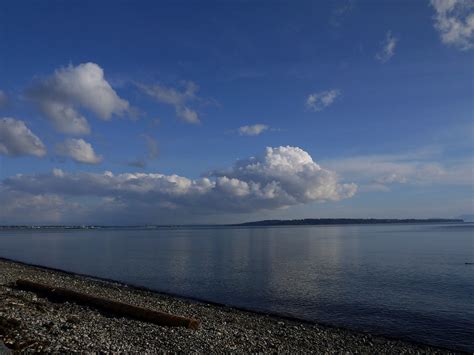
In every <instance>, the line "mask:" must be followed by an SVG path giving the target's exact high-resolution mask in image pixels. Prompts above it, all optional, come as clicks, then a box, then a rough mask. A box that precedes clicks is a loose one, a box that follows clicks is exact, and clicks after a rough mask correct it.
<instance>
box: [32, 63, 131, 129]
mask: <svg viewBox="0 0 474 355" xmlns="http://www.w3.org/2000/svg"><path fill="white" fill-rule="evenodd" d="M26 93H27V96H28V98H30V99H31V100H32V101H33V102H35V104H36V105H37V106H38V108H39V109H40V111H41V112H42V113H43V114H44V115H45V116H46V117H47V118H48V119H49V120H50V121H51V122H52V124H53V125H54V127H55V128H56V129H57V130H58V131H60V132H62V133H67V134H75V135H83V134H88V133H90V127H89V124H88V122H87V119H86V118H85V117H84V116H83V115H82V114H81V113H80V111H79V110H80V109H86V110H88V111H90V112H92V113H94V114H95V115H96V116H97V117H99V118H100V119H102V120H110V119H111V117H112V116H113V115H117V116H122V115H124V114H125V113H127V112H130V105H129V103H128V101H126V100H124V99H122V98H120V97H119V96H118V95H117V93H116V92H115V90H114V89H113V88H112V87H111V86H110V84H109V83H108V82H107V80H106V79H105V77H104V71H103V69H102V68H101V67H100V66H99V65H97V64H95V63H84V64H80V65H78V66H76V67H74V66H72V65H69V66H68V67H65V68H60V69H57V70H56V71H55V72H54V74H53V75H51V76H49V77H47V78H44V79H38V80H37V81H36V82H35V83H34V84H33V85H32V86H31V87H30V88H29V89H28V90H27V92H26Z"/></svg>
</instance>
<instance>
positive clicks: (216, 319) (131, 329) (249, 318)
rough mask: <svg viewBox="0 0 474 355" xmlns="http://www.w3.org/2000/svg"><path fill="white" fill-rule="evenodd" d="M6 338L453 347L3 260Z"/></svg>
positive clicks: (265, 347) (68, 346) (248, 347)
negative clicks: (146, 318)
mask: <svg viewBox="0 0 474 355" xmlns="http://www.w3.org/2000/svg"><path fill="white" fill-rule="evenodd" d="M18 279H24V280H30V281H34V282H38V283H42V284H46V285H51V286H54V287H61V288H66V289H71V290H74V291H77V292H81V293H85V294H89V295H93V296H98V297H102V298H107V299H111V300H115V301H119V302H124V303H127V304H130V305H135V306H140V307H145V308H147V309H151V310H156V311H161V312H166V313H170V314H174V315H179V316H184V317H190V318H195V319H198V320H199V321H200V326H199V328H198V329H197V330H193V329H187V328H184V327H168V326H159V325H155V324H152V323H149V322H143V321H139V320H134V319H131V318H126V317H120V316H116V315H111V314H106V313H104V312H101V311H99V310H98V309H96V308H94V307H89V306H85V305H79V304H76V303H74V302H68V301H66V302H57V301H56V302H53V301H50V300H49V299H48V298H45V297H42V296H40V295H38V294H37V293H35V292H29V291H24V290H20V289H19V288H18V287H16V285H15V282H16V280H18ZM0 341H2V342H3V343H4V344H5V346H6V347H7V348H9V349H11V350H20V351H21V350H28V351H45V352H51V351H66V352H68V351H86V352H97V351H101V352H124V351H125V352H129V351H133V352H146V353H157V352H158V353H159V352H198V353H221V352H238V353H249V352H252V353H254V352H259V353H275V352H278V353H295V352H299V353H341V352H344V353H406V354H415V353H430V354H447V353H455V352H453V351H450V350H447V349H442V348H436V347H431V346H427V345H422V344H415V343H410V342H406V341H401V340H396V339H388V338H385V337H381V336H375V335H370V334H366V333H360V332H355V331H351V330H346V329H341V328H334V327H329V326H325V325H320V324H312V323H308V322H303V321H298V320H292V319H288V318H282V317H278V316H272V315H266V314H260V313H254V312H248V311H245V310H239V309H235V308H232V307H227V306H222V305H216V304H208V303H205V302H199V301H195V300H190V299H184V298H179V297H174V296H170V295H166V294H160V293H156V292H152V291H149V290H146V289H140V288H135V287H132V286H128V285H124V284H120V283H116V282H111V281H105V280H99V279H95V278H91V277H86V276H81V275H74V274H70V273H65V272H61V271H57V270H51V269H46V268H40V267H35V266H30V265H26V264H22V263H17V262H12V261H9V260H4V259H1V260H0Z"/></svg>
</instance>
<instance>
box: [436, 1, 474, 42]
mask: <svg viewBox="0 0 474 355" xmlns="http://www.w3.org/2000/svg"><path fill="white" fill-rule="evenodd" d="M431 6H433V8H434V9H435V11H436V16H435V28H436V29H437V30H438V32H439V33H440V36H441V41H442V42H443V43H444V44H447V45H452V46H454V47H457V48H459V49H461V50H468V49H471V48H473V47H474V2H473V1H472V0H431Z"/></svg>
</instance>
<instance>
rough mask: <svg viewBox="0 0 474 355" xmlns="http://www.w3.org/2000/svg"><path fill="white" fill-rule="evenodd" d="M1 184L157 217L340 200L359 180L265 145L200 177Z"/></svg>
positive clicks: (29, 179)
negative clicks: (341, 177)
mask: <svg viewBox="0 0 474 355" xmlns="http://www.w3.org/2000/svg"><path fill="white" fill-rule="evenodd" d="M1 188H2V189H3V191H4V192H8V193H10V194H11V193H16V194H25V195H29V196H60V197H61V198H63V199H64V200H65V201H69V200H71V201H74V200H75V199H78V198H81V197H84V196H88V197H89V201H91V200H92V199H91V198H90V197H94V198H96V199H99V200H100V201H107V206H108V208H112V207H113V208H114V211H115V212H117V211H118V210H120V211H122V212H121V213H123V212H124V211H127V210H128V211H133V212H137V211H139V212H140V214H141V215H142V217H143V218H144V216H147V218H149V220H148V222H156V221H154V220H152V218H154V217H153V216H155V217H156V216H157V214H159V213H163V211H164V210H166V211H170V210H172V211H174V213H178V212H183V213H184V212H187V213H194V214H209V213H247V212H253V211H259V210H272V209H278V208H284V207H289V206H293V205H297V204H304V203H310V202H313V201H321V202H322V201H338V200H341V199H344V198H349V197H351V196H353V195H354V194H355V192H356V190H357V186H356V185H355V184H345V183H340V182H339V179H338V176H337V175H336V174H335V173H334V172H332V171H329V170H326V169H323V168H321V167H320V166H319V165H318V164H316V163H315V162H314V161H313V160H312V158H311V156H310V155H309V154H308V153H307V152H305V151H304V150H302V149H300V148H297V147H277V148H267V149H266V151H265V152H264V154H262V155H260V156H259V157H252V158H249V159H246V160H241V161H238V162H237V163H236V164H235V165H234V166H232V167H231V168H229V169H227V170H222V171H221V170H219V171H213V172H210V173H208V174H207V176H206V177H202V178H199V179H189V178H186V177H182V176H178V175H164V174H159V173H124V174H113V173H111V172H105V173H103V174H96V173H66V172H63V171H61V170H58V169H56V170H55V171H53V172H52V173H49V174H33V175H17V176H14V177H10V178H7V179H5V180H4V181H3V182H2V185H1ZM100 206H102V205H100ZM96 207H97V206H96ZM89 208H90V210H91V211H92V210H94V208H93V207H92V206H90V205H89ZM97 208H99V207H97ZM117 213H118V212H117ZM130 213H132V212H130Z"/></svg>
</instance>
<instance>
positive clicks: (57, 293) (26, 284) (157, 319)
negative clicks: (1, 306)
mask: <svg viewBox="0 0 474 355" xmlns="http://www.w3.org/2000/svg"><path fill="white" fill-rule="evenodd" d="M16 285H17V287H18V288H20V289H23V290H26V291H33V292H36V293H39V294H42V295H45V296H47V297H51V298H54V299H58V300H64V301H73V302H76V303H80V304H83V305H86V306H91V307H94V308H97V309H100V310H102V311H106V312H110V313H112V314H114V315H117V316H125V317H130V318H134V319H137V320H141V321H145V322H150V323H154V324H158V325H165V326H170V327H186V328H191V329H197V328H198V327H199V323H200V322H199V321H198V320H197V319H193V318H187V317H182V316H176V315H173V314H169V313H164V312H159V311H154V310H151V309H147V308H143V307H137V306H132V305H130V304H127V303H123V302H117V301H112V300H109V299H106V298H102V297H96V296H91V295H88V294H86V293H80V292H76V291H73V290H69V289H65V288H60V287H53V286H49V285H44V284H40V283H36V282H32V281H28V280H21V279H19V280H17V281H16Z"/></svg>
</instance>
